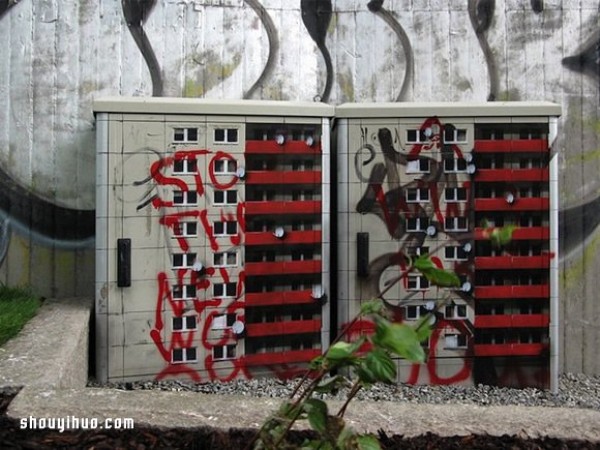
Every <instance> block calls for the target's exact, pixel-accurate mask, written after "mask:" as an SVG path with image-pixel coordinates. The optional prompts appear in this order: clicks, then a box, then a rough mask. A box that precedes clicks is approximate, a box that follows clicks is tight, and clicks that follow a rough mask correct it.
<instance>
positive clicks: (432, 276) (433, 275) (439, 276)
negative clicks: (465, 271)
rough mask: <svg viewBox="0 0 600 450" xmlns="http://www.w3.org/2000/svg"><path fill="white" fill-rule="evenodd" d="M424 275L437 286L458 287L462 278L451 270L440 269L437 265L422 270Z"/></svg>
mask: <svg viewBox="0 0 600 450" xmlns="http://www.w3.org/2000/svg"><path fill="white" fill-rule="evenodd" d="M421 272H422V273H423V275H425V277H426V278H427V279H428V280H429V281H430V282H431V283H432V284H435V285H436V286H439V287H458V286H460V278H458V275H456V274H455V273H454V272H452V271H450V270H444V269H439V268H437V267H434V268H431V269H427V270H421Z"/></svg>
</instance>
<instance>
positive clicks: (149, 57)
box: [121, 0, 163, 97]
mask: <svg viewBox="0 0 600 450" xmlns="http://www.w3.org/2000/svg"><path fill="white" fill-rule="evenodd" d="M155 5H156V0H147V1H145V2H142V1H139V0H137V1H136V0H121V6H122V8H123V15H124V16H125V21H126V22H127V28H129V32H130V33H131V36H132V37H133V40H134V41H135V43H136V45H137V46H138V48H139V49H140V52H141V53H142V56H143V57H144V60H145V61H146V65H147V66H148V70H149V71H150V78H151V79H152V95H153V96H154V97H161V96H162V95H163V80H162V75H161V70H160V65H159V64H158V60H157V59H156V54H155V53H154V49H153V48H152V44H151V43H150V40H149V39H148V36H147V35H146V32H145V31H144V26H143V25H144V22H145V21H146V20H147V19H148V16H149V15H150V13H151V12H152V9H154V6H155Z"/></svg>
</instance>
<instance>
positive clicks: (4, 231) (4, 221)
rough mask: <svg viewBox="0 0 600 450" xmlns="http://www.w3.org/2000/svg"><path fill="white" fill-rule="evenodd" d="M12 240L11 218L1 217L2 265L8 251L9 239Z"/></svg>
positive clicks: (0, 263)
mask: <svg viewBox="0 0 600 450" xmlns="http://www.w3.org/2000/svg"><path fill="white" fill-rule="evenodd" d="M9 240H10V219H9V218H8V217H2V218H0V266H1V265H2V263H3V262H4V259H5V258H6V254H7V253H8V241H9Z"/></svg>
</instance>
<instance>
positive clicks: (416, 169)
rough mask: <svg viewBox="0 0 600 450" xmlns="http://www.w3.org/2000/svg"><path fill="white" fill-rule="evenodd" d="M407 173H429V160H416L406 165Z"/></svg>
mask: <svg viewBox="0 0 600 450" xmlns="http://www.w3.org/2000/svg"><path fill="white" fill-rule="evenodd" d="M406 173H429V160H428V159H425V158H421V159H415V160H414V161H408V162H407V163H406Z"/></svg>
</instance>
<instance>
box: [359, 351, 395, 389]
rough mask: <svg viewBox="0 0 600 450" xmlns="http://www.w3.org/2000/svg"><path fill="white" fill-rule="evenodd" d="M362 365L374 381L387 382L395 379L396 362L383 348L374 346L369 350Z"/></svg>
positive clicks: (392, 381) (390, 382)
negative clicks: (374, 347)
mask: <svg viewBox="0 0 600 450" xmlns="http://www.w3.org/2000/svg"><path fill="white" fill-rule="evenodd" d="M364 365H365V366H366V368H367V369H368V371H369V372H370V373H371V374H373V377H374V378H375V379H376V381H381V382H383V383H388V384H392V383H394V382H395V381H396V364H395V363H394V361H392V358H390V355H389V354H388V353H387V352H385V351H384V350H381V349H377V348H376V349H374V350H372V351H370V352H369V353H368V354H367V357H366V358H365V360H364Z"/></svg>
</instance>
